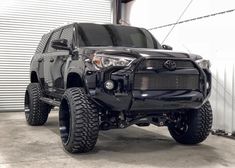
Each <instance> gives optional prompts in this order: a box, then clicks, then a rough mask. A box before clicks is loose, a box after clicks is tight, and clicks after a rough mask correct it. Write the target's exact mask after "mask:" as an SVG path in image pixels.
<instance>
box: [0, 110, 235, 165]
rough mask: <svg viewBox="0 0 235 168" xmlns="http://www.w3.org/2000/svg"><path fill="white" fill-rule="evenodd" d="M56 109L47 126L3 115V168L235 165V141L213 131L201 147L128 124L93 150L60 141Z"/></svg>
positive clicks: (0, 115)
mask: <svg viewBox="0 0 235 168" xmlns="http://www.w3.org/2000/svg"><path fill="white" fill-rule="evenodd" d="M57 125H58V122H57V113H56V112H52V113H51V114H50V117H49V120H48V122H47V124H46V125H45V126H41V127H31V126H28V125H27V124H26V122H25V119H24V113H0V168H5V167H6V168H8V167H17V168H19V167H20V168H21V167H34V168H36V167H45V168H46V167H53V168H57V167H61V168H62V167H63V168H64V167H80V168H88V167H89V168H90V167H92V168H97V167H100V168H120V167H125V168H131V167H135V168H136V167H141V168H143V167H146V168H150V167H166V168H168V167H174V168H176V167H187V168H188V167H212V168H217V167H235V140H232V139H227V138H223V137H218V136H213V135H211V136H210V137H209V138H208V139H207V140H206V141H205V142H204V143H202V144H201V145H197V146H183V145H179V144H177V143H176V142H175V141H174V140H172V138H171V137H170V136H169V134H168V131H167V129H166V128H157V127H154V126H151V127H146V128H140V127H135V126H133V127H130V128H128V129H124V130H110V131H106V132H100V135H99V140H98V143H97V145H96V148H95V150H94V151H93V152H91V153H89V154H76V155H71V154H68V153H66V152H65V151H64V150H63V148H62V145H61V141H60V136H59V131H58V127H57Z"/></svg>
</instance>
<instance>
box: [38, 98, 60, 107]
mask: <svg viewBox="0 0 235 168" xmlns="http://www.w3.org/2000/svg"><path fill="white" fill-rule="evenodd" d="M40 100H41V101H43V102H45V103H47V104H50V105H52V106H57V107H59V106H60V102H59V101H56V100H53V99H50V98H47V97H42V98H40Z"/></svg>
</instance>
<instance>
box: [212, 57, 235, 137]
mask: <svg viewBox="0 0 235 168" xmlns="http://www.w3.org/2000/svg"><path fill="white" fill-rule="evenodd" d="M234 63H235V62H234V60H233V59H226V58H225V59H222V60H217V59H216V60H214V61H213V65H212V72H213V80H212V82H213V87H212V96H211V98H210V101H211V104H212V108H213V112H214V123H213V129H214V130H216V131H217V130H220V131H224V132H226V133H230V134H234V133H235V94H234V93H235V88H234V86H235V69H234Z"/></svg>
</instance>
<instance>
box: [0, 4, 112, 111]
mask: <svg viewBox="0 0 235 168" xmlns="http://www.w3.org/2000/svg"><path fill="white" fill-rule="evenodd" d="M111 4H112V0H92V1H87V0H69V1H66V0H47V1H41V0H24V1H22V0H7V1H3V2H1V5H0V111H15V110H17V111H18V110H22V109H23V100H24V91H25V88H26V85H27V84H28V83H29V64H30V60H31V57H32V56H33V54H34V52H35V49H36V47H37V45H38V42H39V40H40V38H41V36H42V35H43V34H44V33H47V32H48V31H49V30H51V29H54V28H56V27H58V26H61V25H63V24H66V23H71V22H94V23H111V22H112V8H111Z"/></svg>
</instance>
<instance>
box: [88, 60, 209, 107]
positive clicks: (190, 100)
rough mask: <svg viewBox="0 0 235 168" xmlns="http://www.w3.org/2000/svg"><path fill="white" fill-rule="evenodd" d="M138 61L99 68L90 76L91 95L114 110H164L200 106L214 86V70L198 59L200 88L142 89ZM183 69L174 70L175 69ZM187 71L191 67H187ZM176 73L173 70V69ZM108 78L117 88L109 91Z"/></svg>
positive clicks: (89, 87)
mask: <svg viewBox="0 0 235 168" xmlns="http://www.w3.org/2000/svg"><path fill="white" fill-rule="evenodd" d="M141 61H143V60H139V62H137V63H136V64H133V65H132V66H131V67H128V68H115V67H113V68H109V69H106V70H103V71H97V72H95V73H92V75H89V76H88V77H87V85H88V90H89V92H90V95H91V97H92V98H93V99H94V100H95V101H97V102H98V103H99V104H101V105H102V106H105V107H106V108H108V109H110V110H112V111H127V112H132V111H133V112H134V111H141V112H144V111H153V112H157V111H162V110H174V109H197V108H200V107H201V106H202V105H203V104H204V102H205V101H207V100H208V97H209V95H210V90H211V74H210V72H209V71H208V70H202V69H200V68H199V67H198V66H197V65H196V64H195V63H194V64H195V68H197V71H198V74H199V76H200V87H199V89H197V90H189V89H187V90H183V89H180V90H141V89H136V88H134V78H135V77H134V76H135V74H136V67H137V66H138V63H140V62H141ZM178 72H179V73H181V72H182V69H181V70H180V71H175V72H174V73H178ZM185 72H188V71H185ZM172 73H173V72H172ZM107 80H113V81H114V82H115V88H114V90H112V91H108V90H106V89H105V88H104V83H105V81H107Z"/></svg>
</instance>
